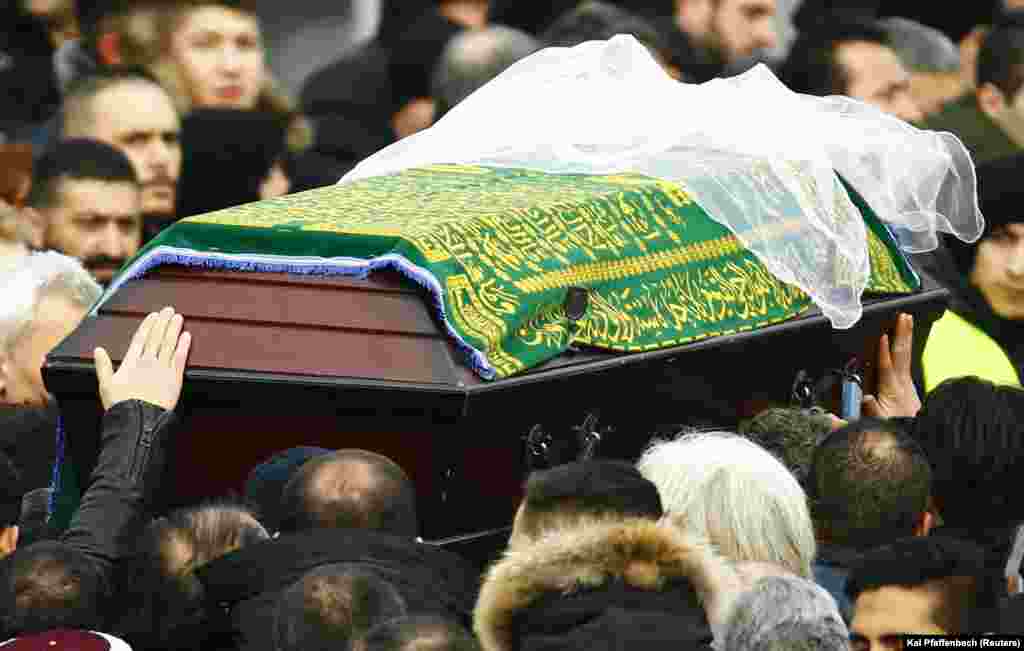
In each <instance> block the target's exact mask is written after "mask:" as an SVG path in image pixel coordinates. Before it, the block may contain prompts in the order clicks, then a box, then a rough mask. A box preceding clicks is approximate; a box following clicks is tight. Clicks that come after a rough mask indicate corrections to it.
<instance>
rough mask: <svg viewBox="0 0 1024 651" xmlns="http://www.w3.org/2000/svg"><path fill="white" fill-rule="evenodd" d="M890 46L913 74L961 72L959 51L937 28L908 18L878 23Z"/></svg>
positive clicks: (887, 19) (897, 18)
mask: <svg viewBox="0 0 1024 651" xmlns="http://www.w3.org/2000/svg"><path fill="white" fill-rule="evenodd" d="M879 25H880V26H881V27H882V29H883V30H884V31H885V34H886V37H887V39H888V41H889V46H890V47H891V48H892V49H893V50H895V51H896V56H898V57H899V59H900V62H901V63H903V65H904V66H905V67H906V68H907V70H909V71H911V72H926V73H927V72H949V73H951V72H959V71H960V50H959V48H957V46H956V43H954V42H953V41H952V39H950V38H949V37H948V36H946V35H945V34H943V33H942V32H940V31H939V30H937V29H934V28H932V27H928V26H927V25H922V24H921V23H919V22H917V21H914V20H908V19H906V18H899V17H893V18H885V19H883V20H880V21H879Z"/></svg>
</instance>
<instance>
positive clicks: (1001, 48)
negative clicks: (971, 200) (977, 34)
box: [921, 18, 1024, 163]
mask: <svg viewBox="0 0 1024 651" xmlns="http://www.w3.org/2000/svg"><path fill="white" fill-rule="evenodd" d="M1022 87H1024V20H1021V19H1020V18H1018V19H1017V22H1013V21H1008V22H1004V23H1003V24H1000V25H997V26H996V27H995V28H994V29H993V30H992V31H990V32H989V33H988V35H987V36H986V37H985V40H984V41H983V42H982V45H981V50H980V52H979V53H978V62H977V87H976V88H973V89H971V90H970V91H968V92H967V93H965V94H964V95H962V96H961V97H960V98H959V99H957V100H955V101H952V102H950V103H949V104H947V105H946V106H945V108H943V110H942V111H940V112H938V113H936V114H935V115H933V116H931V117H929V118H928V119H927V120H924V121H923V122H922V123H921V126H923V127H924V128H926V129H934V130H935V131H949V132H951V133H953V134H955V135H956V136H957V137H958V138H960V140H962V141H963V143H964V145H965V146H966V147H967V149H969V150H970V152H971V155H972V157H973V158H974V161H975V162H976V163H983V162H986V161H990V160H995V159H999V158H1004V157H1007V156H1012V155H1013V154H1015V153H1018V152H1020V150H1021V149H1022V148H1024V93H1022V92H1021V89H1022Z"/></svg>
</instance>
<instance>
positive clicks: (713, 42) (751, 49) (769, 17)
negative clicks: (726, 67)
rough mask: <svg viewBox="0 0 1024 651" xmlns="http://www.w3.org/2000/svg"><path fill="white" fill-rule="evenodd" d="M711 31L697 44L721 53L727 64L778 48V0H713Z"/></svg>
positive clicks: (719, 54) (698, 37) (699, 37)
mask: <svg viewBox="0 0 1024 651" xmlns="http://www.w3.org/2000/svg"><path fill="white" fill-rule="evenodd" d="M711 4H712V8H713V9H712V12H711V15H710V23H709V26H708V27H709V31H708V34H707V35H706V37H705V38H703V39H702V38H701V36H700V35H695V36H696V39H697V42H698V43H699V42H701V41H702V40H704V41H705V45H706V46H708V47H711V48H712V49H713V50H715V51H717V53H718V56H719V57H720V58H721V59H722V62H723V63H727V64H728V63H733V62H735V61H738V60H740V59H745V58H747V57H751V56H754V55H756V54H758V53H759V52H762V51H764V50H770V49H772V48H774V47H775V46H776V45H778V42H779V35H778V30H777V28H776V25H775V14H776V10H777V9H776V4H775V0H711Z"/></svg>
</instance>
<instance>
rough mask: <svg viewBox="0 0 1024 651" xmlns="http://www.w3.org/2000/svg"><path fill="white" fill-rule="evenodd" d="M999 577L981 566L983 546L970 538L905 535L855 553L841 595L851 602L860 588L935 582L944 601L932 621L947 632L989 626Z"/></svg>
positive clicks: (1002, 586)
mask: <svg viewBox="0 0 1024 651" xmlns="http://www.w3.org/2000/svg"><path fill="white" fill-rule="evenodd" d="M998 579H1001V577H995V576H992V575H991V573H989V572H988V571H987V570H986V567H985V551H984V550H983V549H982V548H981V547H979V546H978V545H975V544H974V543H970V542H966V541H963V540H957V539H956V538H948V537H944V536H921V537H913V538H904V539H901V540H898V541H895V542H893V543H892V544H890V545H885V546H882V547H877V548H875V549H873V550H871V551H869V552H867V553H865V554H863V555H862V556H861V557H860V558H858V559H857V560H856V561H855V562H854V563H853V564H852V565H851V566H850V573H849V577H848V578H847V581H846V588H845V590H846V595H847V596H848V597H849V598H850V599H851V600H852V601H856V600H857V597H858V596H859V595H860V594H861V593H862V592H867V591H872V590H878V589H880V588H884V587H888V586H894V587H903V588H920V587H926V586H930V587H936V588H940V589H942V590H943V592H944V595H943V603H942V606H941V608H940V610H939V611H938V612H936V613H934V616H935V618H936V623H937V624H940V625H942V626H943V628H944V629H945V630H947V631H948V632H949V633H952V634H956V633H966V632H981V631H991V630H993V628H991V627H992V625H993V624H992V618H993V617H995V615H996V613H997V612H998V605H999V599H1000V592H1002V593H1003V594H1005V590H1006V588H1005V584H1002V583H1001V581H1000V580H998Z"/></svg>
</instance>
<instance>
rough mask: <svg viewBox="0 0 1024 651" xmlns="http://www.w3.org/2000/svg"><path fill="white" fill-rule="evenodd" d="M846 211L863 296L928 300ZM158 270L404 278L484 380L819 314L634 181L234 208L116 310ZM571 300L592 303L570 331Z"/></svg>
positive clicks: (542, 180) (193, 234) (556, 178)
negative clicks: (573, 291)
mask: <svg viewBox="0 0 1024 651" xmlns="http://www.w3.org/2000/svg"><path fill="white" fill-rule="evenodd" d="M851 196H852V197H853V199H854V202H855V203H856V205H857V207H858V208H859V209H860V210H861V213H862V217H863V219H864V220H865V222H866V224H867V227H868V228H867V231H868V248H869V252H870V256H871V276H870V282H869V285H868V291H870V292H874V293H887V294H904V293H910V292H913V291H915V290H917V289H919V287H920V281H919V279H918V278H917V276H916V275H915V273H914V271H913V270H912V269H911V267H910V266H909V265H908V263H907V261H906V260H905V258H904V257H903V256H902V254H901V253H900V252H899V251H898V249H897V246H896V244H895V241H894V239H893V237H892V235H891V234H890V232H889V231H888V229H887V228H886V227H885V226H884V225H883V224H882V223H881V222H880V221H879V220H878V218H877V217H876V216H875V215H874V214H873V213H872V212H871V211H870V210H869V209H868V208H867V206H866V205H865V204H864V202H863V201H861V200H860V199H859V197H857V196H856V195H855V194H853V193H851ZM793 210H794V211H795V210H798V208H797V207H796V206H794V207H793ZM773 230H774V231H775V232H772V233H764V232H761V233H756V234H748V235H754V236H757V237H779V238H785V237H793V236H794V233H795V232H797V228H796V227H794V228H793V229H790V228H788V226H787V222H786V221H785V220H782V221H780V222H779V224H777V225H776V226H775V227H773ZM162 264H187V265H198V266H206V267H215V268H231V269H240V270H253V271H277V272H287V273H305V274H325V275H350V276H352V275H355V276H365V275H367V274H370V273H372V272H373V271H374V270H377V269H382V268H393V269H396V270H397V271H398V272H400V273H401V274H403V275H404V276H405V277H407V278H409V279H411V280H414V281H416V282H417V283H419V284H420V285H422V286H423V287H424V288H425V289H426V290H427V291H428V293H429V294H430V296H431V297H432V298H433V301H434V307H435V309H436V310H437V315H438V317H439V318H440V319H441V321H442V322H443V323H444V325H445V328H446V329H447V331H448V334H449V335H450V336H451V337H452V338H453V339H454V340H455V341H456V342H457V343H458V345H459V347H460V348H461V349H462V350H463V351H464V352H465V353H466V354H467V356H468V360H469V363H470V365H471V366H472V367H473V368H474V370H476V371H477V372H478V373H479V374H480V375H481V376H482V377H484V378H488V379H495V378H497V379H500V378H505V377H509V376H511V375H514V374H516V373H520V372H522V371H525V370H527V369H530V368H531V367H534V366H536V365H538V364H540V363H542V362H544V361H545V360H548V359H551V358H552V357H555V356H557V355H559V354H560V353H562V352H563V351H565V350H566V348H567V347H569V346H570V344H584V345H590V346H596V347H600V348H604V349H608V350H613V351H622V352H635V351H647V350H654V349H658V348H665V347H669V346H678V345H680V344H685V343H687V342H693V341H698V340H701V339H706V338H709V337H715V336H720V335H727V334H732V333H736V332H742V331H747V330H753V329H756V328H759V327H762V326H766V325H769V324H773V323H778V322H780V321H785V320H787V319H791V318H793V317H795V316H797V315H800V314H801V313H803V312H805V311H806V310H807V309H808V308H810V307H811V300H810V299H809V297H808V296H807V295H806V294H805V293H804V292H803V291H801V290H800V289H798V288H796V287H795V286H792V285H788V284H785V283H783V282H781V281H780V280H778V279H777V278H776V277H775V276H774V275H773V274H772V273H770V272H769V271H768V269H767V268H766V267H765V265H764V264H763V263H762V262H760V261H759V260H758V259H757V258H756V257H755V256H754V255H753V254H752V253H751V252H750V251H748V250H747V249H746V248H744V247H743V246H742V245H741V244H740V242H739V241H738V240H737V238H736V236H735V235H733V234H732V233H731V232H730V231H729V230H727V229H726V228H725V227H724V226H721V225H720V224H718V223H717V222H715V221H714V220H713V219H711V218H710V217H709V216H708V214H707V213H706V212H705V211H704V210H703V209H702V208H701V207H700V206H699V205H697V203H695V202H694V201H693V200H692V199H691V198H690V196H689V195H688V194H687V193H686V192H685V191H684V190H683V189H682V188H681V187H680V186H678V185H675V184H672V183H668V182H665V181H661V180H657V179H652V178H648V177H643V176H638V175H615V176H587V175H568V174H566V175H556V174H547V173H543V172H536V171H526V170H519V169H498V168H487V167H478V166H455V165H441V166H432V167H427V168H419V169H412V170H407V171H405V172H402V173H399V174H396V175H391V176H381V177H374V178H369V179H365V180H362V181H358V182H354V183H351V184H345V185H335V186H329V187H325V188H320V189H316V190H312V191H309V192H303V193H299V194H294V195H288V196H284V197H281V198H278V199H273V200H269V201H262V202H259V203H252V204H248V205H244V206H238V207H235V208H229V209H227V210H221V211H218V212H213V213H209V214H206V215H202V216H198V217H192V218H189V219H185V220H183V221H181V222H179V223H177V224H175V225H174V226H173V227H171V228H169V229H168V230H166V231H164V233H162V234H161V235H160V236H159V237H158V238H157V239H155V240H154V241H153V242H151V243H150V244H149V245H148V246H147V247H146V248H145V249H144V250H143V251H141V252H140V254H139V255H138V256H137V257H136V259H135V260H133V261H132V263H130V264H129V265H128V267H126V269H125V271H124V272H123V273H122V274H121V275H120V276H119V277H118V279H117V281H115V283H114V285H112V286H111V289H110V290H109V291H108V294H107V295H108V296H109V295H110V294H111V293H113V292H114V291H116V290H117V287H118V286H119V285H120V284H121V283H123V282H125V281H126V280H129V279H131V278H136V277H139V276H141V275H143V274H144V273H146V272H147V271H148V270H150V269H152V268H154V267H156V266H159V265H162ZM836 273H842V270H837V271H836ZM570 287H581V288H586V289H587V290H588V291H589V302H588V308H587V312H586V314H585V315H584V317H583V318H582V319H580V320H579V321H578V322H577V323H576V324H575V327H574V328H573V330H572V331H571V330H570V323H569V320H568V318H567V317H566V314H565V309H564V302H565V297H566V293H567V291H568V289H569V288H570Z"/></svg>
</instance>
